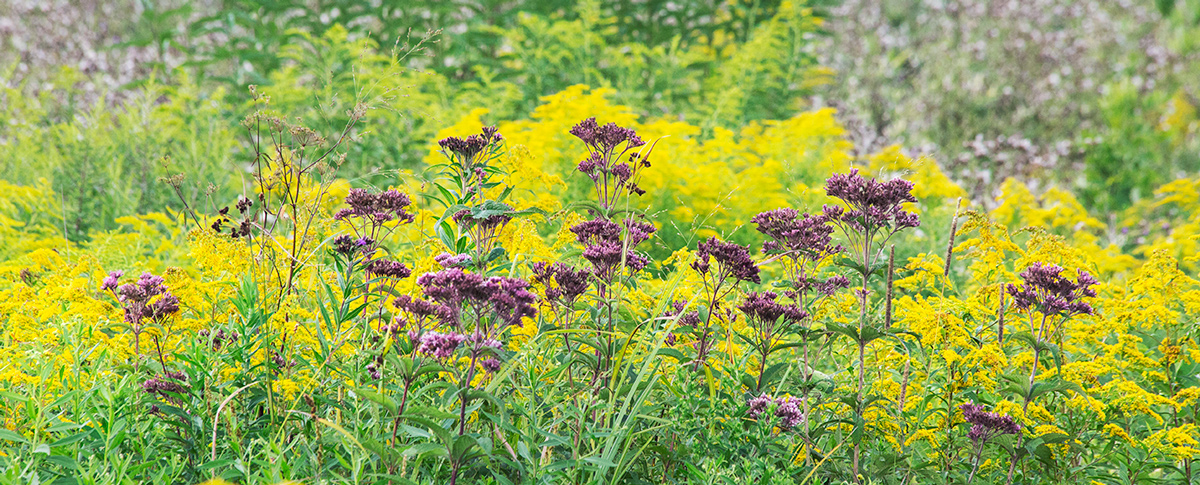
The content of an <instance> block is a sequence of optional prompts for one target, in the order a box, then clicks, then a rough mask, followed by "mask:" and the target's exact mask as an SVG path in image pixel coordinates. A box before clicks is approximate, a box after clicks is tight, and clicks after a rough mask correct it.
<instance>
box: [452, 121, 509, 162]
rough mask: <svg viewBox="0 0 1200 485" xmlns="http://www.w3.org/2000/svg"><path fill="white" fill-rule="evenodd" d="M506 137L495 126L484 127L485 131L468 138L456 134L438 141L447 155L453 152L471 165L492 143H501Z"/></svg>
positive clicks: (460, 159) (461, 160)
mask: <svg viewBox="0 0 1200 485" xmlns="http://www.w3.org/2000/svg"><path fill="white" fill-rule="evenodd" d="M502 140H504V137H503V136H501V135H500V133H497V130H496V127H495V126H485V127H483V132H482V133H480V134H478V135H471V136H468V137H466V138H459V137H456V136H451V137H446V138H443V139H441V140H439V141H438V146H440V147H442V151H443V152H445V153H446V154H447V155H450V154H453V155H455V156H457V157H458V158H459V161H460V162H462V163H463V165H464V166H468V167H469V166H470V165H471V164H472V162H474V161H475V157H476V156H478V155H479V154H480V153H483V152H484V151H485V150H486V149H487V147H488V146H489V145H491V144H492V143H499V142H500V141H502Z"/></svg>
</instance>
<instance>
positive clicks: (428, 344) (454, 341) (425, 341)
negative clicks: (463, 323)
mask: <svg viewBox="0 0 1200 485" xmlns="http://www.w3.org/2000/svg"><path fill="white" fill-rule="evenodd" d="M464 340H466V337H463V336H462V335H459V334H457V333H454V332H450V333H438V332H429V333H426V334H425V335H422V336H421V345H420V346H419V347H417V352H420V353H422V354H425V355H432V356H433V357H435V358H438V359H447V358H449V357H450V356H451V355H453V354H454V351H455V350H458V346H459V345H462V343H463V341H464Z"/></svg>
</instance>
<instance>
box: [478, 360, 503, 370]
mask: <svg viewBox="0 0 1200 485" xmlns="http://www.w3.org/2000/svg"><path fill="white" fill-rule="evenodd" d="M479 366H480V367H482V368H483V370H485V371H488V372H489V373H495V372H496V371H498V370H500V359H497V358H495V357H488V358H486V359H483V360H482V361H480V362H479Z"/></svg>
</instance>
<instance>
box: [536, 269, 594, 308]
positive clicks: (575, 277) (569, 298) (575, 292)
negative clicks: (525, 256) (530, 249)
mask: <svg viewBox="0 0 1200 485" xmlns="http://www.w3.org/2000/svg"><path fill="white" fill-rule="evenodd" d="M533 277H534V281H536V282H539V283H542V284H544V285H546V298H547V299H550V300H554V301H558V302H561V303H562V304H564V305H567V306H570V305H571V304H572V303H573V302H574V301H575V299H577V298H579V297H580V296H581V295H583V294H584V292H586V291H587V289H588V272H587V271H585V270H581V269H575V268H574V267H571V266H570V265H567V264H565V263H554V264H547V263H545V262H540V261H539V262H537V263H534V264H533ZM550 282H554V283H555V284H556V285H557V286H556V287H553V288H552V287H550Z"/></svg>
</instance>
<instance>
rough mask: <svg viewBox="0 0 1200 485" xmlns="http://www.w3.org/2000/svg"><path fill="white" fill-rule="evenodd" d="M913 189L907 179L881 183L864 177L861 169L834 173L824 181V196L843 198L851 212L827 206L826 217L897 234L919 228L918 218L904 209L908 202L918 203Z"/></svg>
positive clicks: (825, 209) (838, 207)
mask: <svg viewBox="0 0 1200 485" xmlns="http://www.w3.org/2000/svg"><path fill="white" fill-rule="evenodd" d="M912 188H913V184H912V182H909V181H907V180H904V179H892V180H889V181H887V182H880V181H878V180H875V179H873V178H871V179H867V178H863V176H862V175H859V174H858V169H852V170H850V173H848V174H834V175H833V176H832V177H829V179H828V180H826V181H825V193H826V194H828V195H829V196H831V197H837V198H839V199H842V201H843V202H845V203H846V205H847V206H848V207H849V210H847V209H846V208H843V207H840V206H830V205H826V206H825V207H824V215H825V217H827V218H828V219H829V220H832V221H841V222H844V223H847V224H850V225H852V226H855V227H859V228H865V229H876V228H882V227H889V228H891V229H892V232H895V231H898V230H900V229H904V228H906V227H917V226H919V225H921V221H920V219H919V218H918V217H917V215H916V214H914V213H912V212H908V211H906V210H904V204H905V203H906V202H916V201H917V198H916V197H913V195H912Z"/></svg>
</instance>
